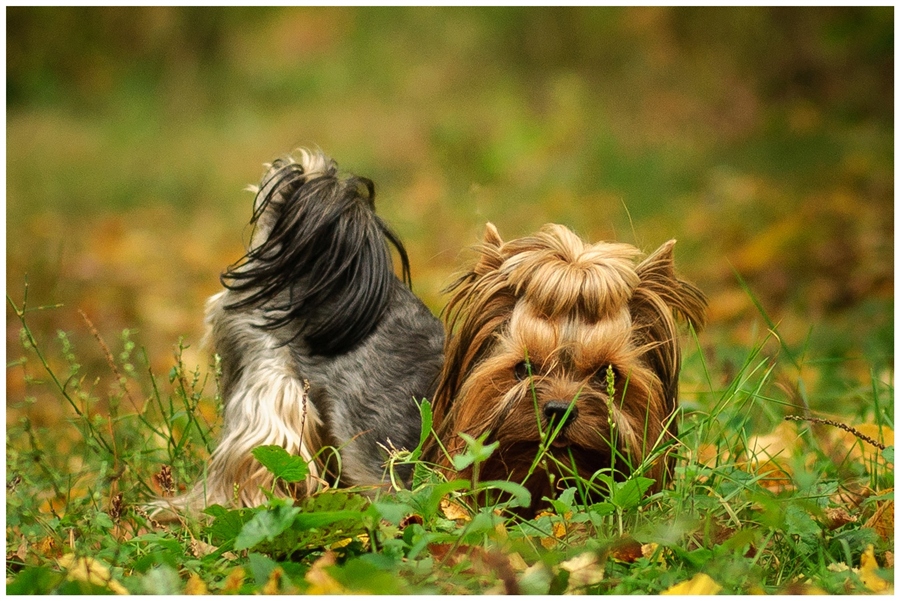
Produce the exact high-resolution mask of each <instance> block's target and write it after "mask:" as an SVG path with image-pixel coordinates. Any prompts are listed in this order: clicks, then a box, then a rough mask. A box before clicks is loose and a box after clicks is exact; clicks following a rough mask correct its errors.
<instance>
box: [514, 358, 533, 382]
mask: <svg viewBox="0 0 900 601" xmlns="http://www.w3.org/2000/svg"><path fill="white" fill-rule="evenodd" d="M513 370H514V373H515V374H516V380H518V381H519V382H521V381H522V380H524V379H526V378H527V377H528V376H530V375H531V374H532V373H533V372H532V371H531V364H530V363H528V361H520V362H518V363H516V366H515V367H514V368H513Z"/></svg>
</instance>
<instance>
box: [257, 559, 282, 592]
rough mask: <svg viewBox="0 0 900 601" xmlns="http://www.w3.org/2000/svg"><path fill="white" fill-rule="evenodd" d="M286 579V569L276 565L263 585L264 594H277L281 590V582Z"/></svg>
mask: <svg viewBox="0 0 900 601" xmlns="http://www.w3.org/2000/svg"><path fill="white" fill-rule="evenodd" d="M283 579H284V570H283V569H281V568H280V567H278V566H276V567H275V569H273V570H272V572H271V573H270V574H269V579H268V580H267V581H266V583H265V585H263V587H262V594H263V595H277V594H278V593H280V592H281V582H282V580H283Z"/></svg>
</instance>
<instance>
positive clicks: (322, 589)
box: [306, 551, 347, 595]
mask: <svg viewBox="0 0 900 601" xmlns="http://www.w3.org/2000/svg"><path fill="white" fill-rule="evenodd" d="M335 561H336V556H335V554H334V552H333V551H326V552H325V554H324V555H323V556H322V557H320V558H319V559H317V560H316V561H314V562H313V564H312V566H310V568H309V571H308V572H306V581H307V582H308V583H309V584H310V586H309V588H308V589H307V590H306V594H307V595H343V594H346V593H347V590H346V589H345V588H344V587H343V586H341V583H339V582H338V581H337V580H335V579H334V577H333V576H332V575H331V574H329V573H328V572H327V571H326V568H329V567H331V566H333V565H334V564H335Z"/></svg>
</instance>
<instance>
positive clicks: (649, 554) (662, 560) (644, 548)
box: [641, 543, 666, 567]
mask: <svg viewBox="0 0 900 601" xmlns="http://www.w3.org/2000/svg"><path fill="white" fill-rule="evenodd" d="M657 549H659V544H658V543H647V544H646V545H641V555H643V556H644V558H645V559H653V556H654V555H655V554H656V550H657ZM656 561H658V562H659V564H660V565H661V566H662V567H666V557H665V555H664V554H662V553H660V554H659V555H657V556H656Z"/></svg>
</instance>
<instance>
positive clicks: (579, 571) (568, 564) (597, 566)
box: [559, 551, 605, 593]
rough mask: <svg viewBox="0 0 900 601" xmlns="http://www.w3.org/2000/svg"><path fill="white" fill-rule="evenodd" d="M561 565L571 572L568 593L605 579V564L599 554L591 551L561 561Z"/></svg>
mask: <svg viewBox="0 0 900 601" xmlns="http://www.w3.org/2000/svg"><path fill="white" fill-rule="evenodd" d="M559 567H560V568H561V569H563V570H565V571H567V572H568V573H569V584H568V586H567V587H566V593H571V592H573V591H575V590H577V589H581V588H584V587H587V586H591V585H593V584H598V583H600V582H602V581H603V574H604V571H605V566H604V564H603V562H601V561H600V558H599V557H597V554H596V553H593V552H591V551H588V552H587V553H582V554H581V555H576V556H575V557H573V558H572V559H568V560H566V561H564V562H562V563H560V564H559Z"/></svg>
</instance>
